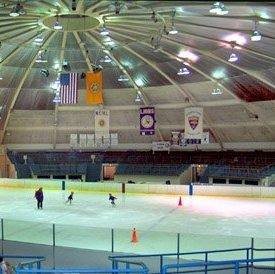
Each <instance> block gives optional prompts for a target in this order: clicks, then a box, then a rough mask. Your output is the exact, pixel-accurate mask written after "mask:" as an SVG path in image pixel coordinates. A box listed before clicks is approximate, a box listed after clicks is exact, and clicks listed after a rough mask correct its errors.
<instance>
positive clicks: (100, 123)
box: [98, 119, 106, 127]
mask: <svg viewBox="0 0 275 274" xmlns="http://www.w3.org/2000/svg"><path fill="white" fill-rule="evenodd" d="M98 125H99V126H100V127H104V126H105V125H106V122H105V120H104V119H101V120H99V121H98Z"/></svg>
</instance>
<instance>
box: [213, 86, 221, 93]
mask: <svg viewBox="0 0 275 274" xmlns="http://www.w3.org/2000/svg"><path fill="white" fill-rule="evenodd" d="M211 94H212V95H220V94H222V90H221V89H220V88H219V87H218V86H215V88H214V89H213V91H212V92H211Z"/></svg>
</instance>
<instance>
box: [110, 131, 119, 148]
mask: <svg viewBox="0 0 275 274" xmlns="http://www.w3.org/2000/svg"><path fill="white" fill-rule="evenodd" d="M111 145H112V146H113V145H118V134H117V133H111Z"/></svg>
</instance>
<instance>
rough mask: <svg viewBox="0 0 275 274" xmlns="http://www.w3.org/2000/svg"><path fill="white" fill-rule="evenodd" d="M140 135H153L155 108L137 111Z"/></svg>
mask: <svg viewBox="0 0 275 274" xmlns="http://www.w3.org/2000/svg"><path fill="white" fill-rule="evenodd" d="M139 117H140V135H155V108H154V107H143V108H140V109H139Z"/></svg>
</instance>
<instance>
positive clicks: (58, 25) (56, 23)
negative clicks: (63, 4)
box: [53, 15, 63, 30]
mask: <svg viewBox="0 0 275 274" xmlns="http://www.w3.org/2000/svg"><path fill="white" fill-rule="evenodd" d="M53 28H54V29H55V30H62V29H63V25H62V24H61V23H60V22H59V21H58V15H56V22H55V24H54V26H53Z"/></svg>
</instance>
